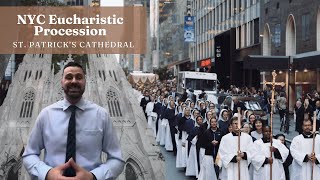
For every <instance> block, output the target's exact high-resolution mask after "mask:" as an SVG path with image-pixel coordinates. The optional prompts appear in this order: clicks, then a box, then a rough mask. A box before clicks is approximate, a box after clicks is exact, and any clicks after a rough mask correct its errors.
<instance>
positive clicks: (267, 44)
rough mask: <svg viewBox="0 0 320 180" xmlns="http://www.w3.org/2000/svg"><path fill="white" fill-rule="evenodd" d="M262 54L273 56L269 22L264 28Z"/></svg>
mask: <svg viewBox="0 0 320 180" xmlns="http://www.w3.org/2000/svg"><path fill="white" fill-rule="evenodd" d="M262 55H263V56H271V35H270V27H269V24H268V23H267V24H266V25H265V26H264V30H263V44H262Z"/></svg>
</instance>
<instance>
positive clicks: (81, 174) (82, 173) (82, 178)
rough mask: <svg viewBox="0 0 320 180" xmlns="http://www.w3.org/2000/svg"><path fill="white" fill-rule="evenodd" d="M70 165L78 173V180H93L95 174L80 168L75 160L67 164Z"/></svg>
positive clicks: (70, 160)
mask: <svg viewBox="0 0 320 180" xmlns="http://www.w3.org/2000/svg"><path fill="white" fill-rule="evenodd" d="M67 163H69V164H70V166H71V167H73V169H74V170H75V171H76V177H75V178H76V179H78V180H93V179H94V178H93V174H92V173H91V172H89V171H87V170H85V169H83V168H82V167H80V166H79V165H78V164H77V163H76V162H74V160H73V159H72V158H71V159H69V161H68V162H67Z"/></svg>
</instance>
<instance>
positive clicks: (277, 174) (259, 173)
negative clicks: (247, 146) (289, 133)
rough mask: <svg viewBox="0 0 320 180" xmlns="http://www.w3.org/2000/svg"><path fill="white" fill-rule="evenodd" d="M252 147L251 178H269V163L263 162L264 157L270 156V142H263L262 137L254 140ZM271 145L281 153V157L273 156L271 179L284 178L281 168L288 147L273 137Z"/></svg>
mask: <svg viewBox="0 0 320 180" xmlns="http://www.w3.org/2000/svg"><path fill="white" fill-rule="evenodd" d="M253 144H254V145H253V147H252V154H253V156H252V160H251V163H252V164H251V165H253V167H254V171H253V180H269V179H270V164H264V161H265V159H266V158H269V157H270V142H268V143H264V142H263V141H262V139H259V140H256V141H255V142H254V143H253ZM272 146H273V147H275V148H277V149H278V150H279V152H280V154H281V159H277V158H275V157H274V153H273V155H272V157H273V164H272V179H277V180H285V179H286V175H285V172H284V169H283V164H282V163H284V162H285V161H286V159H287V157H288V155H289V149H288V148H287V147H286V146H285V145H284V144H282V143H281V142H280V141H279V140H277V139H273V143H272Z"/></svg>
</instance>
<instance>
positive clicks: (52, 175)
mask: <svg viewBox="0 0 320 180" xmlns="http://www.w3.org/2000/svg"><path fill="white" fill-rule="evenodd" d="M68 167H73V169H74V170H75V172H76V176H75V177H65V176H63V175H62V174H63V172H64V171H65V170H66V169H67V168H68ZM93 179H94V178H93V175H92V173H90V172H88V171H87V170H85V169H83V168H81V167H80V166H79V165H78V164H76V162H74V160H73V159H72V158H71V159H70V160H69V161H68V162H66V163H64V164H62V165H60V166H57V167H54V168H52V169H50V170H49V171H48V173H47V176H46V180H93Z"/></svg>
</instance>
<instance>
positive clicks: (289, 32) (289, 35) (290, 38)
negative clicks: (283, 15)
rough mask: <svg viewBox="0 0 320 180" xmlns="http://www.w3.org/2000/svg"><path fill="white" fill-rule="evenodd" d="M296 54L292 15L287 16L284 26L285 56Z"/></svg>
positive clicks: (294, 25) (294, 28) (294, 27)
mask: <svg viewBox="0 0 320 180" xmlns="http://www.w3.org/2000/svg"><path fill="white" fill-rule="evenodd" d="M295 54H296V23H295V19H294V17H293V15H292V14H290V15H289V17H288V20H287V25H286V56H291V55H295Z"/></svg>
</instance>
